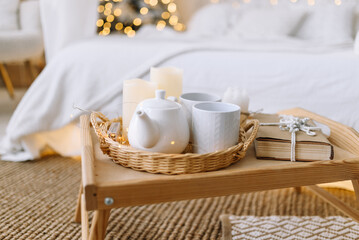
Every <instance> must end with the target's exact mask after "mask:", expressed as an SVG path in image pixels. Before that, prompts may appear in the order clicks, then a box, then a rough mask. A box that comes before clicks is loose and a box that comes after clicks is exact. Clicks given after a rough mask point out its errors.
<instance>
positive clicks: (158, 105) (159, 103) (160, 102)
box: [139, 89, 180, 109]
mask: <svg viewBox="0 0 359 240" xmlns="http://www.w3.org/2000/svg"><path fill="white" fill-rule="evenodd" d="M165 96H166V91H165V90H162V89H161V90H156V97H155V98H151V99H146V100H144V101H142V102H141V103H140V104H139V106H140V107H143V108H152V109H178V108H179V107H180V105H179V104H178V103H176V102H174V101H170V100H166V99H165Z"/></svg>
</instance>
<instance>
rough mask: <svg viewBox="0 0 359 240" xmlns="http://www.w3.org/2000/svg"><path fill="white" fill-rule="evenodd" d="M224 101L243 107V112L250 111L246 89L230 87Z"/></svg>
mask: <svg viewBox="0 0 359 240" xmlns="http://www.w3.org/2000/svg"><path fill="white" fill-rule="evenodd" d="M222 102H227V103H233V104H236V105H238V106H240V107H241V112H242V113H248V105H249V97H248V94H247V91H246V90H245V89H241V88H239V87H229V88H228V89H227V90H226V92H225V93H224V95H223V98H222Z"/></svg>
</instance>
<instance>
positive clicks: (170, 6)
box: [167, 3, 177, 13]
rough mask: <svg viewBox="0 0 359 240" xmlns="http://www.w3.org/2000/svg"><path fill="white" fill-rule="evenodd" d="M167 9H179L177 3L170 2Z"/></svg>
mask: <svg viewBox="0 0 359 240" xmlns="http://www.w3.org/2000/svg"><path fill="white" fill-rule="evenodd" d="M167 9H168V11H169V12H170V13H173V12H175V11H176V10H177V6H176V4H175V3H170V4H168V7H167Z"/></svg>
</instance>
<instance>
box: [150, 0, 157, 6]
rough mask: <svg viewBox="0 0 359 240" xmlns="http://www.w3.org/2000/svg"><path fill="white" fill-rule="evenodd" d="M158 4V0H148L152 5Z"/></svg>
mask: <svg viewBox="0 0 359 240" xmlns="http://www.w3.org/2000/svg"><path fill="white" fill-rule="evenodd" d="M157 4H158V0H150V5H151V6H152V7H154V6H156V5H157Z"/></svg>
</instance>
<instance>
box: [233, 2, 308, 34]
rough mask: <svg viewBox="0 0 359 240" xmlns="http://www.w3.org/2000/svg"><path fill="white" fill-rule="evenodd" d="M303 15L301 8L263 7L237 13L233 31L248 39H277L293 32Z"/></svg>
mask: <svg viewBox="0 0 359 240" xmlns="http://www.w3.org/2000/svg"><path fill="white" fill-rule="evenodd" d="M304 16H305V12H304V11H302V10H294V9H288V8H286V9H284V8H263V9H253V10H249V11H245V12H243V13H242V15H239V17H238V20H237V24H236V25H235V26H234V29H233V31H234V32H235V33H236V34H237V35H238V36H240V37H243V38H248V39H277V38H283V37H287V36H290V35H291V34H293V33H294V32H295V31H296V30H297V28H298V25H299V23H300V21H301V20H302V19H303V17H304Z"/></svg>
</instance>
